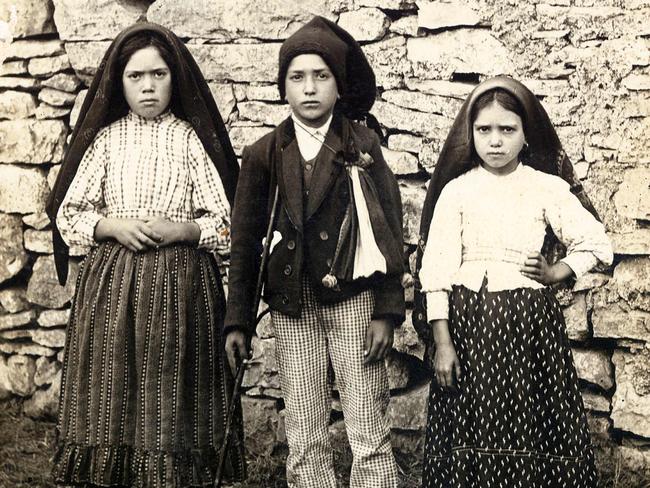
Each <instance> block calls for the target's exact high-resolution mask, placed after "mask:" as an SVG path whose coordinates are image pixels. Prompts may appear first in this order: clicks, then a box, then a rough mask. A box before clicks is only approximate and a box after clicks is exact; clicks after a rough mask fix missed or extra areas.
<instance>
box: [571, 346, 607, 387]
mask: <svg viewBox="0 0 650 488" xmlns="http://www.w3.org/2000/svg"><path fill="white" fill-rule="evenodd" d="M572 352H573V361H574V363H575V365H576V370H577V372H578V377H579V378H580V379H582V380H585V381H588V382H589V383H593V384H594V385H598V386H600V387H601V388H602V389H604V390H609V389H610V388H611V387H612V386H614V375H613V371H612V363H611V361H610V358H609V354H607V353H606V352H604V351H595V350H589V349H583V348H573V349H572Z"/></svg>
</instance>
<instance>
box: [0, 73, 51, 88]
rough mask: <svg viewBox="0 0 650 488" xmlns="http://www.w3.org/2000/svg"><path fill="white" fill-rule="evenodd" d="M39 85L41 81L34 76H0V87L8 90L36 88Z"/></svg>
mask: <svg viewBox="0 0 650 488" xmlns="http://www.w3.org/2000/svg"><path fill="white" fill-rule="evenodd" d="M40 86H41V82H40V81H39V80H36V79H34V78H26V77H23V76H1V77H0V89H8V90H15V89H21V90H32V91H33V90H38V88H39V87H40Z"/></svg>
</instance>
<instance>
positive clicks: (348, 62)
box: [278, 16, 377, 130]
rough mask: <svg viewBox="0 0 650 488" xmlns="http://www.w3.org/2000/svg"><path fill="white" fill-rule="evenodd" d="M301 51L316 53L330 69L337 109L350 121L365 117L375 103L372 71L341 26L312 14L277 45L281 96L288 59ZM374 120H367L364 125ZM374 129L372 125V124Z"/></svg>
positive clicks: (281, 94)
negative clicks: (337, 98)
mask: <svg viewBox="0 0 650 488" xmlns="http://www.w3.org/2000/svg"><path fill="white" fill-rule="evenodd" d="M301 54H318V55H319V56H320V57H321V58H323V60H324V61H325V63H327V65H328V66H329V68H330V69H331V70H332V74H333V75H334V77H335V78H336V84H337V87H338V89H339V94H340V95H341V99H340V100H339V101H338V103H337V110H338V111H340V112H341V113H343V115H345V116H346V117H347V118H349V119H352V120H367V116H368V112H370V109H371V108H372V105H373V104H374V103H375V98H376V96H377V84H376V80H375V73H374V71H373V70H372V67H371V66H370V63H369V62H368V59H367V58H366V55H365V54H364V53H363V51H362V50H361V46H360V45H359V43H358V42H357V41H355V40H354V38H353V37H352V36H351V35H350V33H349V32H347V31H346V30H345V29H343V28H341V27H339V26H338V25H337V24H335V23H334V22H332V21H331V20H327V19H326V18H323V17H319V16H316V17H314V18H313V19H311V20H310V21H309V22H308V23H307V24H305V25H304V26H302V27H301V28H300V29H298V30H297V31H296V32H295V33H294V34H293V35H291V36H290V37H289V38H287V39H286V40H285V41H284V42H283V43H282V47H281V48H280V55H279V63H278V89H279V90H280V97H281V98H282V99H284V97H285V86H284V81H285V77H286V75H287V69H288V68H289V64H290V63H291V60H292V59H293V58H295V57H296V56H299V55H301ZM373 122H374V123H376V121H375V120H374V118H373V120H372V121H370V120H368V126H369V127H372V123H373ZM372 128H373V129H375V130H376V128H375V127H372Z"/></svg>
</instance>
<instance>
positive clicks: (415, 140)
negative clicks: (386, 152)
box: [388, 134, 423, 153]
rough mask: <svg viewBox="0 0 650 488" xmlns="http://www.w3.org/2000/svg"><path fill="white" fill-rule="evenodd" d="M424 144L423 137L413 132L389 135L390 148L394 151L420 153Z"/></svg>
mask: <svg viewBox="0 0 650 488" xmlns="http://www.w3.org/2000/svg"><path fill="white" fill-rule="evenodd" d="M422 145H423V144H422V138H421V137H417V136H413V135H411V134H391V135H390V136H388V149H391V150H393V151H408V152H412V153H419V152H420V150H421V149H422Z"/></svg>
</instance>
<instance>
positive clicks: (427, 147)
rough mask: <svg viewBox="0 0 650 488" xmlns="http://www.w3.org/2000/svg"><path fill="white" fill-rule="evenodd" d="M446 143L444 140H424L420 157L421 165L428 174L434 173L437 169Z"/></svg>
mask: <svg viewBox="0 0 650 488" xmlns="http://www.w3.org/2000/svg"><path fill="white" fill-rule="evenodd" d="M444 143H445V141H444V139H429V138H427V139H425V140H424V143H423V145H422V150H421V151H420V155H419V157H420V165H421V166H422V167H423V168H424V169H425V170H426V171H427V173H433V169H434V168H435V167H436V163H437V162H438V157H439V156H440V151H441V150H442V146H443V144H444Z"/></svg>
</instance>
